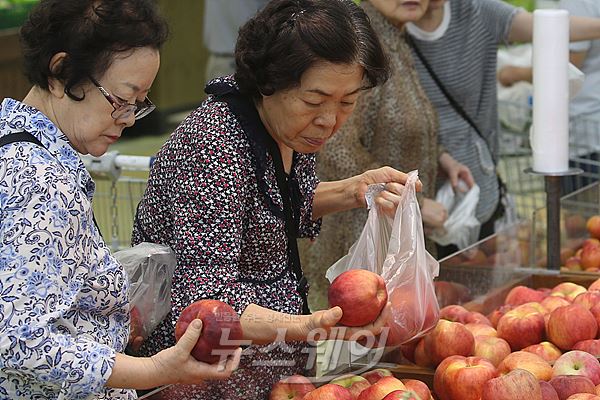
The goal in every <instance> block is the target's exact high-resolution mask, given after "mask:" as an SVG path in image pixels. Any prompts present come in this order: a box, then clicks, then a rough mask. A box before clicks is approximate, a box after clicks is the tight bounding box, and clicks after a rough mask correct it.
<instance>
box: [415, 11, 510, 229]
mask: <svg viewBox="0 0 600 400" xmlns="http://www.w3.org/2000/svg"><path fill="white" fill-rule="evenodd" d="M518 10H519V9H517V8H515V7H513V6H511V5H509V4H506V3H504V2H502V1H499V0H450V1H448V2H447V3H446V5H445V9H444V22H442V24H441V25H440V27H439V28H438V29H437V30H436V31H435V32H425V31H422V30H420V29H419V28H417V27H416V26H415V25H413V24H408V31H409V33H410V34H411V35H412V36H413V38H414V42H415V44H416V45H417V46H418V47H419V49H420V50H421V52H422V53H423V56H424V57H425V59H426V60H427V62H428V63H429V64H430V66H431V68H432V69H433V71H434V72H435V73H436V75H437V76H438V78H439V79H440V81H441V82H442V84H443V85H444V86H445V88H446V89H447V90H448V91H449V92H450V95H451V96H452V97H453V98H454V99H455V100H456V101H457V102H458V103H459V104H460V105H461V107H462V108H463V109H464V110H465V112H466V113H467V114H468V115H469V116H470V117H471V119H473V120H474V122H475V123H476V124H477V126H478V127H479V130H480V131H481V132H482V133H483V135H484V136H485V138H486V141H487V143H488V144H489V145H490V147H491V149H492V152H493V157H492V156H491V155H490V151H489V149H488V145H487V144H486V142H485V141H483V140H482V139H481V138H480V137H479V135H478V134H477V132H476V131H475V130H474V129H473V128H472V127H471V126H470V125H469V123H468V122H467V121H466V120H464V119H463V118H462V117H461V116H460V115H459V114H458V113H457V112H456V111H455V110H454V108H453V107H452V105H451V104H450V102H449V101H448V99H447V98H446V97H445V96H444V94H443V93H442V91H441V90H440V89H439V87H438V86H437V84H436V83H435V81H434V80H433V79H432V78H431V76H430V75H429V73H428V72H427V70H426V69H425V66H424V65H423V64H422V63H421V61H420V60H419V58H418V57H417V55H416V54H414V59H415V65H416V68H417V70H418V72H419V77H420V79H421V83H422V86H423V88H424V89H425V92H426V93H427V95H428V97H429V99H430V100H431V102H432V103H433V105H434V107H435V109H436V110H437V112H438V116H439V123H440V128H439V133H438V137H439V140H440V142H441V144H442V145H443V146H444V147H445V148H446V149H447V150H448V152H449V153H450V154H451V155H452V156H453V157H454V158H455V159H456V160H458V161H459V162H461V163H463V164H465V165H466V166H468V167H469V168H470V169H471V173H472V174H473V177H474V179H475V182H476V183H477V184H478V185H479V186H480V188H481V195H480V199H479V205H478V206H477V219H478V220H479V221H481V222H482V223H484V222H486V221H488V220H489V219H490V217H491V216H492V214H493V213H494V210H495V209H496V207H497V205H498V198H499V192H498V181H497V178H496V168H495V165H494V161H493V159H497V157H498V113H497V99H496V57H497V51H498V45H499V44H500V43H502V42H505V41H506V40H507V38H508V33H509V31H510V26H511V23H512V19H513V17H514V16H515V14H516V13H517V11H518ZM413 53H414V51H413Z"/></svg>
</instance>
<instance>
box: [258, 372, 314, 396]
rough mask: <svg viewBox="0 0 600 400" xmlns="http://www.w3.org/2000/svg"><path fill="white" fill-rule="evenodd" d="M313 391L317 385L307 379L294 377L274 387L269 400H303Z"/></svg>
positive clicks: (277, 383) (281, 381) (298, 376)
mask: <svg viewBox="0 0 600 400" xmlns="http://www.w3.org/2000/svg"><path fill="white" fill-rule="evenodd" d="M312 390H315V385H313V384H312V382H311V381H310V380H309V379H308V378H307V377H305V376H302V375H292V376H289V377H287V378H284V379H282V380H280V381H279V382H276V383H275V384H274V385H273V388H272V389H271V394H270V395H269V400H302V399H303V398H304V396H305V395H306V394H307V393H309V392H310V391H312Z"/></svg>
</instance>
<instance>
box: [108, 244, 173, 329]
mask: <svg viewBox="0 0 600 400" xmlns="http://www.w3.org/2000/svg"><path fill="white" fill-rule="evenodd" d="M114 256H115V258H116V259H117V260H118V261H119V262H120V263H121V265H123V268H124V269H125V271H126V272H127V275H128V276H129V282H130V287H129V300H130V313H131V335H130V336H131V337H132V338H136V337H139V336H141V337H142V338H144V339H146V338H147V337H148V335H150V334H151V333H152V331H153V330H154V329H155V328H156V326H157V325H158V324H159V323H160V322H161V321H162V320H163V318H165V316H166V315H167V314H168V313H169V311H171V282H172V280H173V273H174V272H175V265H176V264H177V260H176V257H175V253H174V252H173V250H171V248H170V247H168V246H164V245H160V244H156V243H146V242H144V243H140V244H138V245H137V246H134V247H131V248H129V249H125V250H121V251H118V252H116V253H115V254H114Z"/></svg>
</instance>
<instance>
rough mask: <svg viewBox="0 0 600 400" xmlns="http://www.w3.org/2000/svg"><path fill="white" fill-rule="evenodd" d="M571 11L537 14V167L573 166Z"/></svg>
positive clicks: (548, 169) (533, 140)
mask: <svg viewBox="0 0 600 400" xmlns="http://www.w3.org/2000/svg"><path fill="white" fill-rule="evenodd" d="M568 67H569V13H568V12H567V11H566V10H536V11H534V13H533V127H532V133H531V149H532V152H533V170H534V171H535V172H539V173H561V172H565V171H567V170H568V169H569V73H568Z"/></svg>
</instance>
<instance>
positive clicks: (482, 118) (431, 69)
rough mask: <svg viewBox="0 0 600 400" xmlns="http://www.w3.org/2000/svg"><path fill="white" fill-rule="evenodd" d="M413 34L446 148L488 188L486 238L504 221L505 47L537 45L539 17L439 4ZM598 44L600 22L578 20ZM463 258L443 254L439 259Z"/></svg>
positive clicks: (484, 192)
mask: <svg viewBox="0 0 600 400" xmlns="http://www.w3.org/2000/svg"><path fill="white" fill-rule="evenodd" d="M407 30H408V33H409V35H410V38H411V43H412V48H413V56H414V58H415V65H416V68H417V71H418V73H419V78H420V80H421V84H422V86H423V88H424V90H425V92H426V93H427V96H428V97H429V99H430V100H431V102H432V104H433V106H434V108H435V109H436V111H437V113H438V117H439V124H440V125H439V134H438V137H439V140H440V143H441V145H442V146H443V147H444V148H445V149H446V150H447V151H448V152H449V153H450V155H452V157H453V158H455V159H456V160H457V161H458V162H460V163H461V164H464V165H466V166H467V167H468V168H469V170H470V171H471V173H472V174H473V178H474V180H475V183H477V185H479V187H480V188H481V192H480V193H481V194H480V199H479V204H478V206H477V213H476V216H477V219H478V220H479V221H480V222H481V223H482V226H481V232H480V238H484V237H486V236H489V235H491V234H492V233H493V232H494V225H495V222H496V220H498V219H499V218H500V217H501V216H502V215H503V213H504V208H503V205H502V203H501V202H500V195H501V184H500V182H499V179H498V176H497V170H496V165H497V162H498V157H499V153H498V113H497V97H496V62H497V51H498V46H499V44H501V43H510V42H530V41H531V40H532V36H533V15H532V14H531V13H529V12H527V11H525V10H523V9H520V8H515V7H513V6H511V5H509V4H507V3H505V2H503V1H500V0H452V1H445V0H432V1H430V4H429V9H428V11H427V14H426V15H425V16H424V17H423V18H421V19H420V20H418V21H416V22H413V23H409V24H408V25H407ZM597 37H600V19H594V18H583V17H571V40H588V39H594V38H597ZM434 76H435V78H434ZM436 78H437V79H436ZM444 92H446V93H444ZM457 250H458V249H457V248H456V246H452V245H451V246H445V247H438V257H443V256H445V255H448V254H451V253H453V252H455V251H457Z"/></svg>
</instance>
